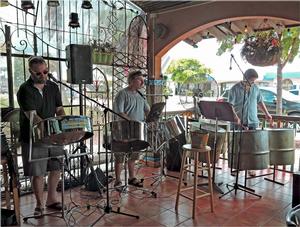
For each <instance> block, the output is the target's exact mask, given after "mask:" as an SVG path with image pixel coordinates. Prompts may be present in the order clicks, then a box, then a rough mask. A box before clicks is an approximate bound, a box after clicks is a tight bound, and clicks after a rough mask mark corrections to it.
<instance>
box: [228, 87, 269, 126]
mask: <svg viewBox="0 0 300 227" xmlns="http://www.w3.org/2000/svg"><path fill="white" fill-rule="evenodd" d="M244 91H245V89H244V87H243V85H242V83H241V82H239V83H237V84H235V85H234V86H233V87H232V88H231V89H230V92H229V98H228V102H229V103H231V104H232V105H233V108H234V110H235V112H236V113H237V115H238V117H239V118H240V120H241V121H243V122H242V123H243V124H244V125H248V126H253V127H258V124H259V120H258V117H257V104H258V103H261V102H262V101H263V99H262V96H261V93H260V90H259V88H258V86H257V85H256V84H253V85H252V86H251V87H250V90H249V91H247V92H246V91H245V92H246V95H245V103H244V112H243V120H242V110H243V99H244Z"/></svg>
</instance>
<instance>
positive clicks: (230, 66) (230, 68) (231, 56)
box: [229, 54, 233, 70]
mask: <svg viewBox="0 0 300 227" xmlns="http://www.w3.org/2000/svg"><path fill="white" fill-rule="evenodd" d="M232 58H233V55H232V54H231V55H230V65H229V70H232Z"/></svg>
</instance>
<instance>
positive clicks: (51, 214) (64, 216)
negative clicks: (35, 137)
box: [23, 149, 68, 225]
mask: <svg viewBox="0 0 300 227" xmlns="http://www.w3.org/2000/svg"><path fill="white" fill-rule="evenodd" d="M30 150H31V151H29V152H32V149H30ZM29 155H30V156H31V153H29ZM30 159H31V158H30ZM50 159H57V160H60V165H61V172H62V174H61V203H62V209H61V211H54V212H49V213H43V214H41V215H31V216H26V217H24V218H23V221H24V222H27V220H28V219H30V218H41V217H44V216H53V215H54V214H59V213H60V214H61V216H54V217H59V218H62V219H64V221H65V223H66V225H68V221H67V220H66V211H65V207H64V206H65V199H64V194H65V193H64V192H65V174H64V165H65V164H64V161H65V155H61V156H57V157H55V158H53V157H47V158H39V159H34V160H32V159H31V160H30V161H31V162H33V161H34V162H35V161H45V160H50Z"/></svg>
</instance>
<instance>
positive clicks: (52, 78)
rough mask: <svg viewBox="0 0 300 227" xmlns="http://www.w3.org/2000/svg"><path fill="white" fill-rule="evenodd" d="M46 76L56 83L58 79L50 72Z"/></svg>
mask: <svg viewBox="0 0 300 227" xmlns="http://www.w3.org/2000/svg"><path fill="white" fill-rule="evenodd" d="M48 77H49V78H50V79H51V80H53V81H54V82H55V83H58V80H57V79H56V78H55V77H54V76H53V75H52V73H48Z"/></svg>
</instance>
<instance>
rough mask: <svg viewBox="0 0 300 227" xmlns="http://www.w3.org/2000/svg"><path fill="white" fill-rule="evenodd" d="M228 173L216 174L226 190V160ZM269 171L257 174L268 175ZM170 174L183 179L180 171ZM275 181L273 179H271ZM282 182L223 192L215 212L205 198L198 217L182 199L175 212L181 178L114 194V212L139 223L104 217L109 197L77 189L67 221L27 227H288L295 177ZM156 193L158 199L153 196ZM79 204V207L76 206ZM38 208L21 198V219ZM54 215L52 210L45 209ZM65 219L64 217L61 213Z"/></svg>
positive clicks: (281, 176)
mask: <svg viewBox="0 0 300 227" xmlns="http://www.w3.org/2000/svg"><path fill="white" fill-rule="evenodd" d="M218 165H219V166H222V167H223V169H222V170H219V169H217V170H216V182H221V181H223V185H221V186H220V188H221V189H222V190H223V191H224V192H227V191H228V189H227V187H226V184H232V183H233V182H235V178H234V177H232V176H231V175H230V174H229V169H228V168H227V167H226V163H225V161H224V164H223V161H222V160H221V161H220V163H219V164H218ZM153 171H156V172H157V171H159V169H157V168H156V169H154V168H149V167H143V168H142V169H141V171H140V172H139V174H140V175H141V174H142V175H144V176H145V177H149V176H151V174H152V172H153ZM267 172H268V170H264V171H257V174H259V173H267ZM170 174H173V175H176V174H177V175H178V173H177V172H172V173H170ZM269 177H271V176H269ZM276 178H277V181H280V182H284V186H281V185H279V184H275V183H272V182H269V181H266V180H264V178H263V177H258V178H254V179H250V180H248V181H247V186H248V187H251V188H252V189H254V190H255V193H258V194H260V195H262V198H261V199H260V198H258V197H256V196H253V195H251V194H248V193H245V192H243V191H241V190H237V194H236V195H235V193H234V191H233V192H231V193H229V194H227V195H225V196H224V197H223V198H221V199H219V196H220V194H219V193H217V192H215V194H214V198H215V212H214V213H211V212H210V207H209V199H208V197H207V198H200V199H198V201H197V210H196V218H195V219H192V218H191V216H192V202H191V201H189V200H187V199H184V198H183V197H180V203H179V209H178V213H177V214H176V212H175V210H174V207H175V195H176V189H177V181H178V180H177V179H175V178H171V177H168V176H167V177H164V178H163V179H162V181H161V183H160V184H159V185H157V186H156V187H155V186H153V187H151V186H150V184H151V183H152V182H153V179H152V178H148V179H146V180H145V183H144V185H145V188H146V189H148V190H149V191H148V192H144V193H143V192H142V191H140V190H136V189H135V188H132V187H128V188H127V190H126V191H125V192H123V193H118V192H116V191H114V190H109V195H110V196H109V198H110V200H109V201H110V204H111V206H112V209H113V211H117V210H118V209H120V211H121V212H125V213H128V214H133V215H138V216H139V219H137V218H135V217H130V216H127V215H121V214H116V213H115V212H109V213H107V212H106V213H104V211H103V209H102V207H107V206H106V193H103V194H102V195H101V196H100V195H99V193H98V192H88V191H85V190H84V189H83V188H80V187H77V188H73V189H71V190H67V191H66V192H65V196H64V198H65V204H66V205H67V207H68V209H67V210H66V218H65V219H66V220H64V219H62V218H60V217H53V216H45V217H43V218H40V219H28V220H27V223H22V226H32V225H34V226H65V225H66V222H67V223H68V224H69V225H75V226H88V225H92V224H93V223H94V222H96V220H97V219H98V218H100V217H101V216H102V215H103V214H104V215H103V216H102V218H100V220H99V221H98V222H96V223H95V226H285V215H286V213H287V212H288V210H289V209H290V208H291V201H292V196H291V194H292V177H291V174H289V173H283V172H281V171H278V172H277V174H276ZM190 179H192V178H191V177H190V178H188V180H190ZM239 180H240V181H239V183H240V184H243V183H244V173H243V172H241V174H240V178H239ZM152 191H154V192H155V193H157V198H154V197H153V196H152V194H151V193H150V192H152ZM75 205H77V206H75ZM34 207H35V204H34V199H33V196H32V195H26V196H22V197H21V214H22V217H24V216H26V215H30V214H32V212H33V209H34ZM46 211H49V210H46ZM57 215H58V216H61V213H58V214H57Z"/></svg>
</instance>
